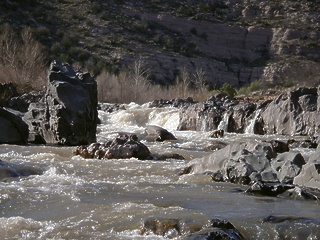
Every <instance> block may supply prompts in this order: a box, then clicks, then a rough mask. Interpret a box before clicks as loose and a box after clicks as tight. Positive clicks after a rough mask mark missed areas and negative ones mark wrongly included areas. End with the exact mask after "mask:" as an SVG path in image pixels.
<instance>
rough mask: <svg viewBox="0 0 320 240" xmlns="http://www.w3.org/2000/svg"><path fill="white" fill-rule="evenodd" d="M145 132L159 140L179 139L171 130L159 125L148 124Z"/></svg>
mask: <svg viewBox="0 0 320 240" xmlns="http://www.w3.org/2000/svg"><path fill="white" fill-rule="evenodd" d="M145 132H146V133H147V135H148V137H149V138H152V139H155V140H156V141H158V142H163V141H166V140H177V139H176V137H175V136H174V135H173V134H172V133H171V132H169V131H168V130H166V129H164V128H162V127H159V126H155V125H148V126H146V129H145Z"/></svg>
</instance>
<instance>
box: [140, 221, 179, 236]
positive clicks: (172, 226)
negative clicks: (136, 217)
mask: <svg viewBox="0 0 320 240" xmlns="http://www.w3.org/2000/svg"><path fill="white" fill-rule="evenodd" d="M150 233H152V234H155V235H161V236H166V237H170V238H174V237H177V236H179V235H181V231H180V222H179V220H178V219H168V218H155V217H153V218H149V219H147V220H145V221H144V222H143V225H142V227H141V232H140V234H141V235H148V234H150Z"/></svg>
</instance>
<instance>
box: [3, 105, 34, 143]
mask: <svg viewBox="0 0 320 240" xmlns="http://www.w3.org/2000/svg"><path fill="white" fill-rule="evenodd" d="M28 135H29V131H28V125H27V124H26V123H25V122H24V121H23V120H22V118H21V116H20V113H19V112H14V111H9V109H4V108H2V107H0V144H3V143H7V144H26V143H27V140H28Z"/></svg>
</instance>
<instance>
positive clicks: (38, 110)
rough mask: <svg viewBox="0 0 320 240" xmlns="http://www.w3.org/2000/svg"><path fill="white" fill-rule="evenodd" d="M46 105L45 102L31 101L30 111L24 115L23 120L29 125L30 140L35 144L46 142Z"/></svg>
mask: <svg viewBox="0 0 320 240" xmlns="http://www.w3.org/2000/svg"><path fill="white" fill-rule="evenodd" d="M45 112H46V107H45V104H44V103H41V102H40V103H31V104H30V105H29V109H28V112H27V113H26V114H25V115H24V116H23V120H24V121H25V122H26V123H27V124H28V126H29V136H28V142H29V143H34V144H46V140H45V136H44V134H45V133H46V132H45V131H44V129H43V128H45V126H44V123H45V122H46V118H45Z"/></svg>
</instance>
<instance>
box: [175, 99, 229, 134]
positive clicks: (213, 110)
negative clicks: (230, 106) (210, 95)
mask: <svg viewBox="0 0 320 240" xmlns="http://www.w3.org/2000/svg"><path fill="white" fill-rule="evenodd" d="M223 112H224V109H223V108H221V107H220V106H219V105H217V104H210V103H196V104H192V105H189V106H188V105H187V106H184V107H182V108H180V109H179V117H180V122H179V126H178V130H193V131H211V130H215V129H217V127H218V126H219V123H220V121H221V120H222V113H223Z"/></svg>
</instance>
